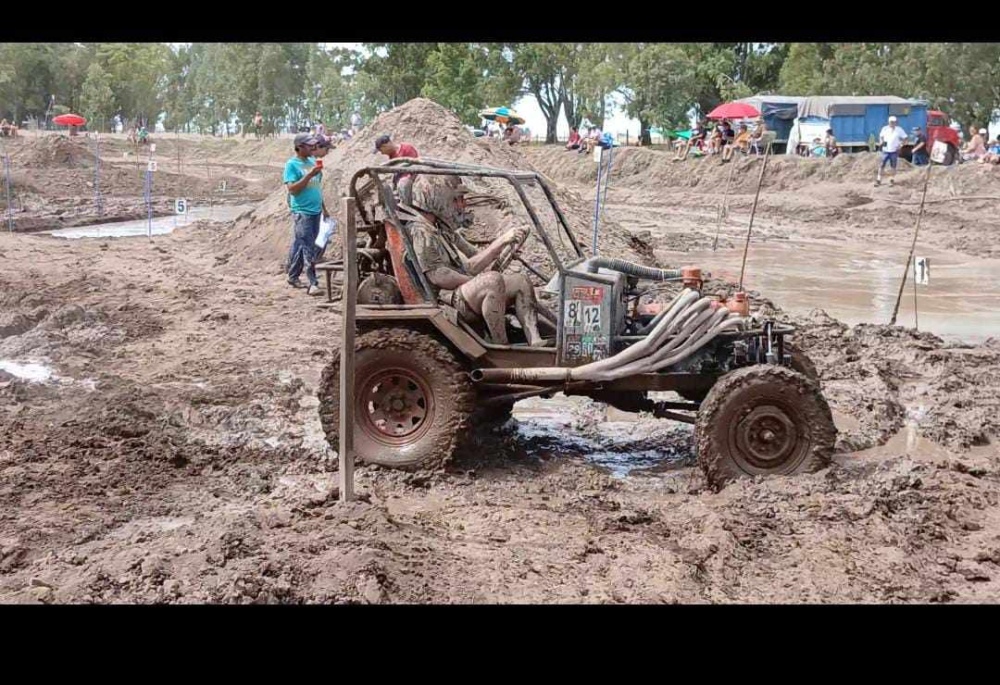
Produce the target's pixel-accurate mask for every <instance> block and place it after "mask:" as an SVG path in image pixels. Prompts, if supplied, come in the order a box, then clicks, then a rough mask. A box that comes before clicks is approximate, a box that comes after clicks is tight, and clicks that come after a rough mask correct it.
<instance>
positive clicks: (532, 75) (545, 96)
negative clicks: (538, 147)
mask: <svg viewBox="0 0 1000 685" xmlns="http://www.w3.org/2000/svg"><path fill="white" fill-rule="evenodd" d="M511 50H512V52H513V54H514V66H515V68H516V69H517V70H518V71H519V72H520V73H522V74H524V81H525V90H527V92H529V93H531V94H532V95H534V96H535V100H537V101H538V107H539V109H541V110H542V115H543V116H544V117H545V142H546V143H554V142H556V126H557V124H558V122H559V112H560V111H561V107H562V105H563V99H564V94H565V86H564V83H563V81H564V79H565V78H566V72H567V67H568V65H570V64H571V63H572V59H573V53H574V51H575V48H574V46H573V45H572V44H569V43H519V44H516V45H514V46H512V48H511Z"/></svg>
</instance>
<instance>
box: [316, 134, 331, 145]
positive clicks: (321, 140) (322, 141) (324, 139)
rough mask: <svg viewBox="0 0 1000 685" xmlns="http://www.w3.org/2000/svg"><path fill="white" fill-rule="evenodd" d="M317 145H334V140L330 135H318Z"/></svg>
mask: <svg viewBox="0 0 1000 685" xmlns="http://www.w3.org/2000/svg"><path fill="white" fill-rule="evenodd" d="M316 147H333V140H331V139H330V136H323V135H320V136H316Z"/></svg>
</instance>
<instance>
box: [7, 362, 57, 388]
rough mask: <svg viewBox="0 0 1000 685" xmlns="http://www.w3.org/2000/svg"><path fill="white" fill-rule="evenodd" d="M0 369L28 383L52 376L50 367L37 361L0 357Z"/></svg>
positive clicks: (46, 379) (45, 379) (39, 381)
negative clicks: (20, 360)
mask: <svg viewBox="0 0 1000 685" xmlns="http://www.w3.org/2000/svg"><path fill="white" fill-rule="evenodd" d="M0 371H5V372H7V373H9V374H10V375H11V376H14V377H15V378H20V379H22V380H26V381H28V382H29V383H44V382H45V381H48V380H49V379H50V378H52V369H51V368H49V367H48V366H46V365H45V364H39V363H37V362H23V361H22V362H19V361H14V360H13V359H0Z"/></svg>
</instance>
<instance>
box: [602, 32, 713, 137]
mask: <svg viewBox="0 0 1000 685" xmlns="http://www.w3.org/2000/svg"><path fill="white" fill-rule="evenodd" d="M613 59H614V62H615V63H616V64H617V66H618V70H619V80H620V82H621V84H622V85H621V86H620V87H619V89H618V92H619V93H620V94H621V95H622V97H623V98H624V100H625V111H626V113H627V114H628V115H629V116H632V117H635V118H636V119H638V120H639V128H640V136H641V138H642V141H643V143H644V144H646V145H648V144H649V142H650V137H649V128H650V126H653V125H659V126H671V127H672V126H674V125H676V124H678V123H681V122H684V121H686V120H687V112H688V110H689V109H690V108H691V104H692V102H694V101H696V97H697V95H698V93H699V88H700V86H701V84H700V82H699V78H698V66H697V65H696V64H695V63H694V62H693V61H692V59H691V56H690V54H689V53H688V52H686V51H685V49H684V47H683V46H680V45H673V44H669V43H631V44H620V45H618V46H617V50H616V52H615V53H614V57H613Z"/></svg>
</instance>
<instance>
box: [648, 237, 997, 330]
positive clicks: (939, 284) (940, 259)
mask: <svg viewBox="0 0 1000 685" xmlns="http://www.w3.org/2000/svg"><path fill="white" fill-rule="evenodd" d="M908 251H909V246H908V245H906V246H899V245H880V244H876V243H869V244H864V245H857V244H846V245H845V244H844V243H832V242H818V241H817V242H810V241H801V240H789V241H779V242H774V241H772V242H768V243H765V244H760V243H757V244H754V243H751V245H750V252H749V255H748V256H747V271H746V277H745V280H744V285H745V287H747V288H750V289H753V290H757V291H758V292H760V293H761V294H763V295H764V296H765V297H767V298H769V299H771V300H773V301H774V302H775V303H777V304H778V305H780V306H781V307H782V308H784V309H786V310H789V311H793V312H799V313H806V312H808V311H809V310H811V309H813V308H820V309H823V310H825V311H826V312H827V313H828V314H830V315H831V316H833V317H834V318H837V319H840V320H841V321H844V322H845V323H848V324H852V325H853V324H857V323H862V322H865V323H888V322H889V319H890V317H891V316H892V308H893V305H894V303H895V301H896V295H897V292H898V291H899V282H900V279H901V277H902V271H903V263H904V260H905V259H906V255H907V253H908ZM657 256H658V257H660V258H661V259H662V260H664V261H666V262H667V263H670V264H678V265H679V264H693V265H697V266H700V267H701V268H702V269H703V270H707V271H709V272H711V274H712V275H713V276H715V277H717V278H724V279H726V280H731V281H733V282H738V281H739V274H740V263H741V260H742V257H743V250H742V248H739V249H727V250H723V249H720V250H719V251H718V252H714V253H713V252H712V251H710V250H704V251H695V252H675V251H667V250H664V251H657ZM916 256H917V257H927V258H929V260H930V284H929V285H918V286H917V298H918V299H917V314H918V316H919V319H918V322H919V328H920V330H926V331H930V332H932V333H935V334H937V335H941V336H944V337H953V338H958V339H961V340H965V341H969V342H974V343H975V342H982V341H983V340H985V339H986V338H988V337H990V336H1000V306H998V303H1000V260H995V259H976V258H973V257H968V256H965V255H960V254H958V253H955V252H948V251H942V250H934V249H929V248H921V247H920V246H918V247H917V250H916ZM913 312H914V307H913V281H912V268H911V272H910V279H909V280H908V281H907V285H906V289H905V291H904V293H903V300H902V303H901V305H900V308H899V315H898V317H897V319H896V322H897V323H898V324H900V325H903V326H913V325H914V314H913Z"/></svg>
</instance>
